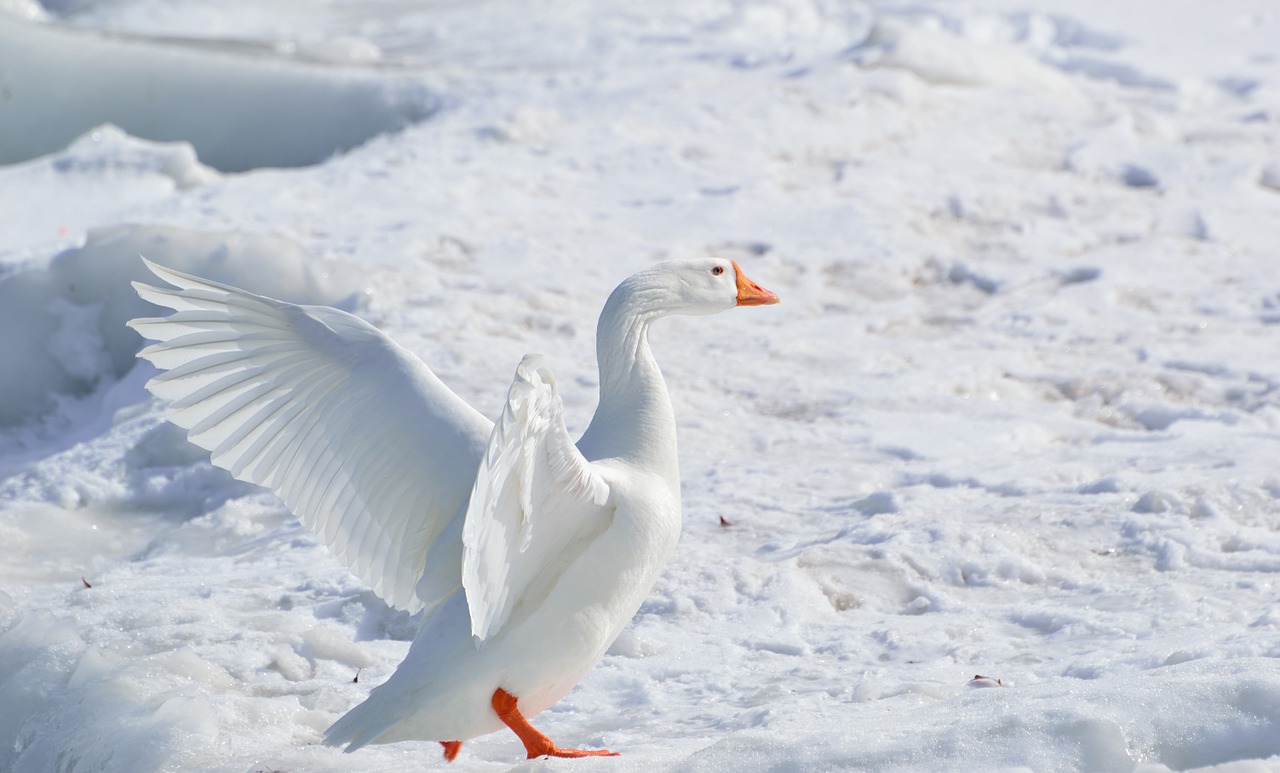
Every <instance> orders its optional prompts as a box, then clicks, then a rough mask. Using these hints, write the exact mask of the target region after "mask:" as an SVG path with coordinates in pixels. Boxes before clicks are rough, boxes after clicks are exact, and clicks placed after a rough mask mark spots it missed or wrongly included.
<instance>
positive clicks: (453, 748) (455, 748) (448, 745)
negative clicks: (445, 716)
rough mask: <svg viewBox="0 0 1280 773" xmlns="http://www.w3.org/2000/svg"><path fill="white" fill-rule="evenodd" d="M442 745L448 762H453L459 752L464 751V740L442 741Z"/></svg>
mask: <svg viewBox="0 0 1280 773" xmlns="http://www.w3.org/2000/svg"><path fill="white" fill-rule="evenodd" d="M440 745H441V746H443V747H444V758H445V761H446V762H453V761H454V760H456V759H458V752H460V751H462V741H441V742H440Z"/></svg>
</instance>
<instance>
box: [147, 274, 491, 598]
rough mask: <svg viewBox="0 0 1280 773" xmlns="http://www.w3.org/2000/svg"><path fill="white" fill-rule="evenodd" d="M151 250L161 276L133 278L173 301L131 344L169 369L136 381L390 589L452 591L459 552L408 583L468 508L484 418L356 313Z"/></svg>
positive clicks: (368, 577)
mask: <svg viewBox="0 0 1280 773" xmlns="http://www.w3.org/2000/svg"><path fill="white" fill-rule="evenodd" d="M147 266H148V267H149V268H150V269H151V271H152V272H153V273H155V275H156V276H157V277H159V278H160V279H162V280H164V281H165V282H167V283H168V284H170V285H172V287H153V286H150V285H145V284H139V283H135V284H134V287H135V289H136V290H137V292H138V295H139V296H140V297H142V298H143V299H144V300H147V301H150V302H152V303H155V304H157V305H159V306H163V307H166V308H169V309H172V310H173V313H172V314H170V315H168V316H166V317H156V318H145V319H135V320H132V321H131V322H130V323H129V326H130V327H132V328H133V329H134V330H136V331H138V332H139V333H140V334H142V335H143V336H144V337H146V338H148V339H150V340H152V341H155V342H157V343H153V344H151V345H149V346H147V347H146V348H144V349H143V350H142V351H141V352H140V353H139V356H140V357H143V358H145V359H147V360H150V361H151V362H152V363H154V364H155V365H156V366H157V367H159V368H161V369H162V370H163V371H164V372H162V373H160V374H159V375H157V376H156V377H155V378H153V379H151V381H149V382H148V384H147V388H148V389H150V390H151V392H152V393H153V394H155V395H156V396H157V397H160V398H163V399H166V400H169V401H170V404H169V408H168V417H169V419H170V420H171V421H173V422H174V423H175V424H178V425H179V426H181V427H183V428H185V429H186V430H187V433H188V437H189V438H190V440H191V441H192V442H193V443H195V444H196V445H198V446H200V447H201V448H204V449H206V450H208V451H210V454H211V456H210V458H211V461H212V462H213V463H214V464H215V465H217V466H219V467H222V468H224V469H226V470H228V471H229V472H231V474H232V475H234V476H235V477H236V478H239V479H240V480H246V481H249V482H252V483H257V484H259V485H263V486H266V487H268V488H270V489H272V490H273V491H275V492H276V493H277V494H279V495H280V497H281V498H282V499H283V500H284V501H285V503H286V504H287V505H288V506H289V509H290V510H291V511H293V513H294V514H295V515H297V516H298V518H299V520H301V521H302V522H303V523H305V524H306V525H307V526H309V527H311V528H312V529H314V530H315V531H316V533H317V534H319V535H320V537H321V539H322V540H323V541H324V543H325V544H326V545H327V546H328V547H329V548H330V550H331V551H332V552H333V553H334V555H336V556H337V557H338V558H339V559H340V560H341V561H343V562H344V563H345V564H346V565H347V566H348V567H349V568H350V569H351V570H352V572H353V573H355V574H356V575H357V576H358V577H360V578H361V579H362V580H364V581H365V582H367V583H369V584H370V585H371V586H372V587H373V589H374V591H375V592H376V593H378V595H380V596H381V597H382V598H384V599H386V600H387V602H388V603H390V604H392V605H393V606H396V607H400V608H403V609H408V610H410V611H417V610H419V609H421V608H423V606H424V603H425V602H424V600H423V599H427V600H428V601H432V602H434V601H437V600H438V599H440V598H444V597H447V595H448V593H449V592H450V591H451V590H452V588H456V587H457V586H458V584H459V583H460V581H461V572H460V570H461V566H460V561H458V562H456V563H455V565H454V566H453V568H452V569H450V568H449V567H436V568H435V569H434V570H433V572H432V575H431V576H432V577H433V578H436V579H433V580H432V582H433V584H432V585H429V586H423V587H421V588H420V589H419V588H417V587H416V586H418V585H419V579H420V578H421V577H422V576H423V570H424V562H425V559H426V556H427V554H428V552H429V551H431V548H432V546H433V544H434V543H435V541H436V539H437V538H438V537H439V536H440V535H441V534H442V533H444V532H446V530H447V529H448V527H449V525H450V523H451V522H452V521H453V520H454V519H455V518H456V517H460V514H461V513H463V512H465V507H466V503H467V498H468V496H469V494H470V489H471V483H472V481H473V479H474V476H475V471H476V469H477V466H478V465H479V462H480V459H481V457H482V454H483V451H484V448H485V442H486V439H487V438H488V436H489V434H490V430H491V428H492V426H493V425H492V424H491V423H490V422H489V421H488V420H487V419H485V418H484V417H483V416H481V415H480V414H479V413H477V412H476V411H475V410H474V409H472V408H471V407H470V406H468V405H467V404H466V403H465V402H463V401H462V400H461V399H460V398H458V396H457V395H455V394H454V393H453V392H452V391H450V390H449V389H448V387H446V386H445V385H444V384H443V383H441V382H440V380H439V379H438V378H436V376H435V374H433V373H432V372H431V371H430V369H428V368H427V366H426V365H424V364H422V362H421V361H420V360H418V359H417V358H416V357H414V356H413V355H411V354H409V353H408V352H407V351H405V350H404V349H402V348H401V347H399V346H398V345H396V344H395V343H394V342H392V341H391V340H390V339H389V338H387V337H386V336H385V335H383V334H382V333H381V332H379V331H378V330H376V329H375V328H374V327H372V326H371V325H369V324H368V323H366V322H364V321H363V320H360V319H359V318H357V317H354V316H352V315H350V314H346V313H345V312H341V311H338V310H336V309H329V308H323V307H314V306H297V305H294V304H290V303H284V302H282V301H277V300H273V299H270V298H265V297H263V296H258V295H254V294H252V293H248V292H246V291H244V290H240V289H238V288H234V287H231V286H228V285H223V284H219V283H217V282H212V281H209V280H207V279H201V278H199V277H194V276H190V275H188V274H183V273H181V272H178V271H173V270H171V269H167V268H163V267H161V266H157V265H155V264H153V263H150V262H148V263H147ZM448 554H449V551H444V553H443V555H448ZM450 583H452V585H451V587H445V586H448V585H449V584H450ZM436 585H438V586H440V587H435V586H436Z"/></svg>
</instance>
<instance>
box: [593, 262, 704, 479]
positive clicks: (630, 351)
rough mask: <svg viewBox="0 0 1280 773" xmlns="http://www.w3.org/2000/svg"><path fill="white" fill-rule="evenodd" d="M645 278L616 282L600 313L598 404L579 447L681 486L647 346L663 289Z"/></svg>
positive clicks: (662, 387)
mask: <svg viewBox="0 0 1280 773" xmlns="http://www.w3.org/2000/svg"><path fill="white" fill-rule="evenodd" d="M645 278H646V277H645V275H644V274H637V275H636V276H633V277H631V278H630V279H628V280H627V281H625V282H623V283H622V284H621V285H619V286H618V288H617V289H616V290H614V291H613V294H612V295H610V296H609V300H608V301H607V302H606V303H605V306H604V311H602V312H601V313H600V322H599V325H598V326H597V328H596V357H597V358H598V359H599V362H600V404H599V405H598V406H597V407H596V414H595V416H594V417H593V418H592V419H591V426H589V427H587V431H586V432H585V433H583V435H582V439H581V440H580V441H578V447H579V448H580V449H581V450H582V453H583V455H584V456H586V457H587V459H590V460H592V461H595V460H598V459H609V458H615V459H619V460H620V461H624V462H627V463H629V464H634V465H637V466H641V467H643V468H645V469H647V470H648V471H650V472H653V473H656V474H659V475H662V476H663V477H664V478H666V480H667V481H668V482H670V483H671V484H672V485H673V487H675V488H676V489H677V490H679V481H680V474H679V468H678V462H677V454H676V421H675V413H674V411H672V409H671V398H670V396H668V394H667V384H666V382H665V381H664V380H663V378H662V372H661V371H660V370H658V363H657V362H655V361H654V359H653V353H652V352H651V351H650V349H649V325H650V323H652V322H653V320H655V319H657V318H658V317H660V316H663V315H664V313H665V309H664V307H663V305H662V303H661V301H662V291H661V290H660V289H659V288H657V287H651V286H646V282H645Z"/></svg>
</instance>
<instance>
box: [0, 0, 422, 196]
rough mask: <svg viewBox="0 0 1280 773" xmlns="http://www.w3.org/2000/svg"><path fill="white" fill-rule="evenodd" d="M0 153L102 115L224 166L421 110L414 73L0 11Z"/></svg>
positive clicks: (18, 152) (351, 137) (335, 138)
mask: <svg viewBox="0 0 1280 773" xmlns="http://www.w3.org/2000/svg"><path fill="white" fill-rule="evenodd" d="M0 90H2V93H3V97H4V99H3V101H0V164H2V163H13V162H15V161H23V160H27V159H31V158H35V157H37V156H41V155H44V154H46V153H49V152H51V151H54V150H57V149H58V148H61V147H63V146H65V145H66V144H67V143H68V142H70V141H71V140H72V139H73V138H75V137H76V136H78V135H80V134H82V133H83V132H85V131H86V130H88V129H90V128H92V127H94V126H98V125H99V124H103V123H111V124H115V125H117V126H120V127H121V128H123V129H124V130H125V131H127V132H129V133H130V134H133V135H135V136H138V137H144V138H147V139H152V140H163V141H174V140H185V141H187V142H190V143H191V144H192V145H193V146H194V147H195V149H196V152H197V153H198V154H199V156H200V158H201V160H203V161H204V162H205V163H207V164H209V165H211V166H213V167H215V168H217V169H220V170H222V171H228V172H236V171H243V170H246V169H252V168H255V167H262V166H276V167H288V166H304V165H308V164H315V163H319V162H321V161H323V160H324V159H326V158H328V157H329V156H331V155H333V154H334V153H338V152H341V151H344V150H348V149H350V148H352V147H355V146H356V145H359V144H361V143H362V142H364V141H365V140H367V139H369V138H370V137H372V136H374V135H377V134H381V133H384V132H388V131H394V130H396V129H400V128H403V127H404V126H406V125H408V124H410V123H413V122H415V121H420V120H423V119H424V118H427V117H428V116H430V115H431V114H432V113H434V112H435V111H436V110H437V109H438V107H439V100H438V99H437V97H436V96H435V95H434V94H432V93H431V92H430V91H429V90H428V89H427V88H426V87H425V86H424V85H423V84H422V83H421V82H419V81H417V80H414V79H412V78H410V77H408V76H400V77H393V76H390V75H387V74H385V73H381V72H377V71H372V70H356V69H339V68H335V67H325V66H319V65H304V64H299V63H294V62H289V61H286V60H283V59H280V58H279V57H276V56H273V55H271V54H270V53H269V52H267V51H261V52H257V53H249V54H245V53H244V52H241V51H238V50H236V49H234V48H232V47H231V46H230V45H227V46H223V47H218V46H215V45H201V46H197V45H194V44H178V43H161V42H158V41H153V40H145V39H135V38H128V37H119V36H114V35H108V34H102V33H96V32H89V31H82V30H74V29H69V28H63V27H57V26H53V25H49V24H38V23H30V22H25V21H20V20H18V19H16V18H13V17H10V16H6V15H4V14H3V13H0Z"/></svg>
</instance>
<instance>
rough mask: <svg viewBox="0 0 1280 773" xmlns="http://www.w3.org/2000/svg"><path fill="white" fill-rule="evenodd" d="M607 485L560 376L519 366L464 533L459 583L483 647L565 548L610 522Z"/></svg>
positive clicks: (528, 360)
mask: <svg viewBox="0 0 1280 773" xmlns="http://www.w3.org/2000/svg"><path fill="white" fill-rule="evenodd" d="M608 499H609V486H608V484H607V483H606V482H605V480H604V479H603V478H602V477H601V475H600V473H599V472H598V471H597V470H595V469H594V468H593V467H592V466H591V464H590V463H589V462H588V461H587V460H586V459H585V458H583V456H582V453H581V452H579V451H578V449H577V447H576V446H575V445H574V444H573V442H572V441H571V440H570V439H569V434H568V432H567V431H566V429H565V426H564V415H563V408H562V405H561V402H560V396H559V395H558V394H557V393H556V390H555V379H554V377H553V376H552V375H551V371H549V370H548V369H547V368H544V367H539V358H537V357H536V356H535V355H530V356H528V357H525V358H524V361H523V362H521V363H520V367H518V368H517V369H516V377H515V380H514V381H513V383H512V385H511V389H510V391H509V392H508V393H507V402H506V405H505V406H504V407H503V410H502V416H501V418H500V419H499V420H498V423H497V425H496V426H495V427H494V428H493V434H492V436H491V437H490V438H489V445H488V447H487V448H486V449H485V453H484V458H483V460H482V461H481V463H480V469H479V471H478V472H477V473H476V479H475V486H474V487H473V490H472V493H471V500H470V503H469V505H468V507H467V512H466V516H465V521H464V524H463V528H462V544H463V555H462V584H463V587H464V588H465V589H466V595H467V607H468V609H469V611H470V613H471V633H472V635H473V636H474V637H475V638H476V642H477V644H481V643H483V642H484V641H485V640H487V639H489V638H491V637H492V636H494V635H495V634H497V633H498V632H499V631H500V630H501V629H502V627H503V625H504V624H505V623H506V622H507V621H508V619H510V617H511V615H512V613H513V612H514V611H515V609H516V607H517V606H518V605H519V604H520V602H521V601H522V600H525V598H526V594H527V593H529V592H530V590H531V587H532V586H533V585H534V584H535V583H536V582H537V581H538V579H539V578H540V577H541V576H542V575H543V574H544V572H546V571H547V570H548V569H549V568H550V567H553V566H555V565H557V561H558V560H559V557H561V556H562V554H563V553H564V550H565V548H566V547H567V546H568V545H570V543H573V542H574V541H575V540H579V539H582V538H584V536H590V535H594V533H597V532H598V531H599V530H601V529H603V528H604V527H605V526H607V525H608V522H609V521H610V519H611V515H612V510H611V509H610V508H608V507H607V506H606V505H607V502H608Z"/></svg>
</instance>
